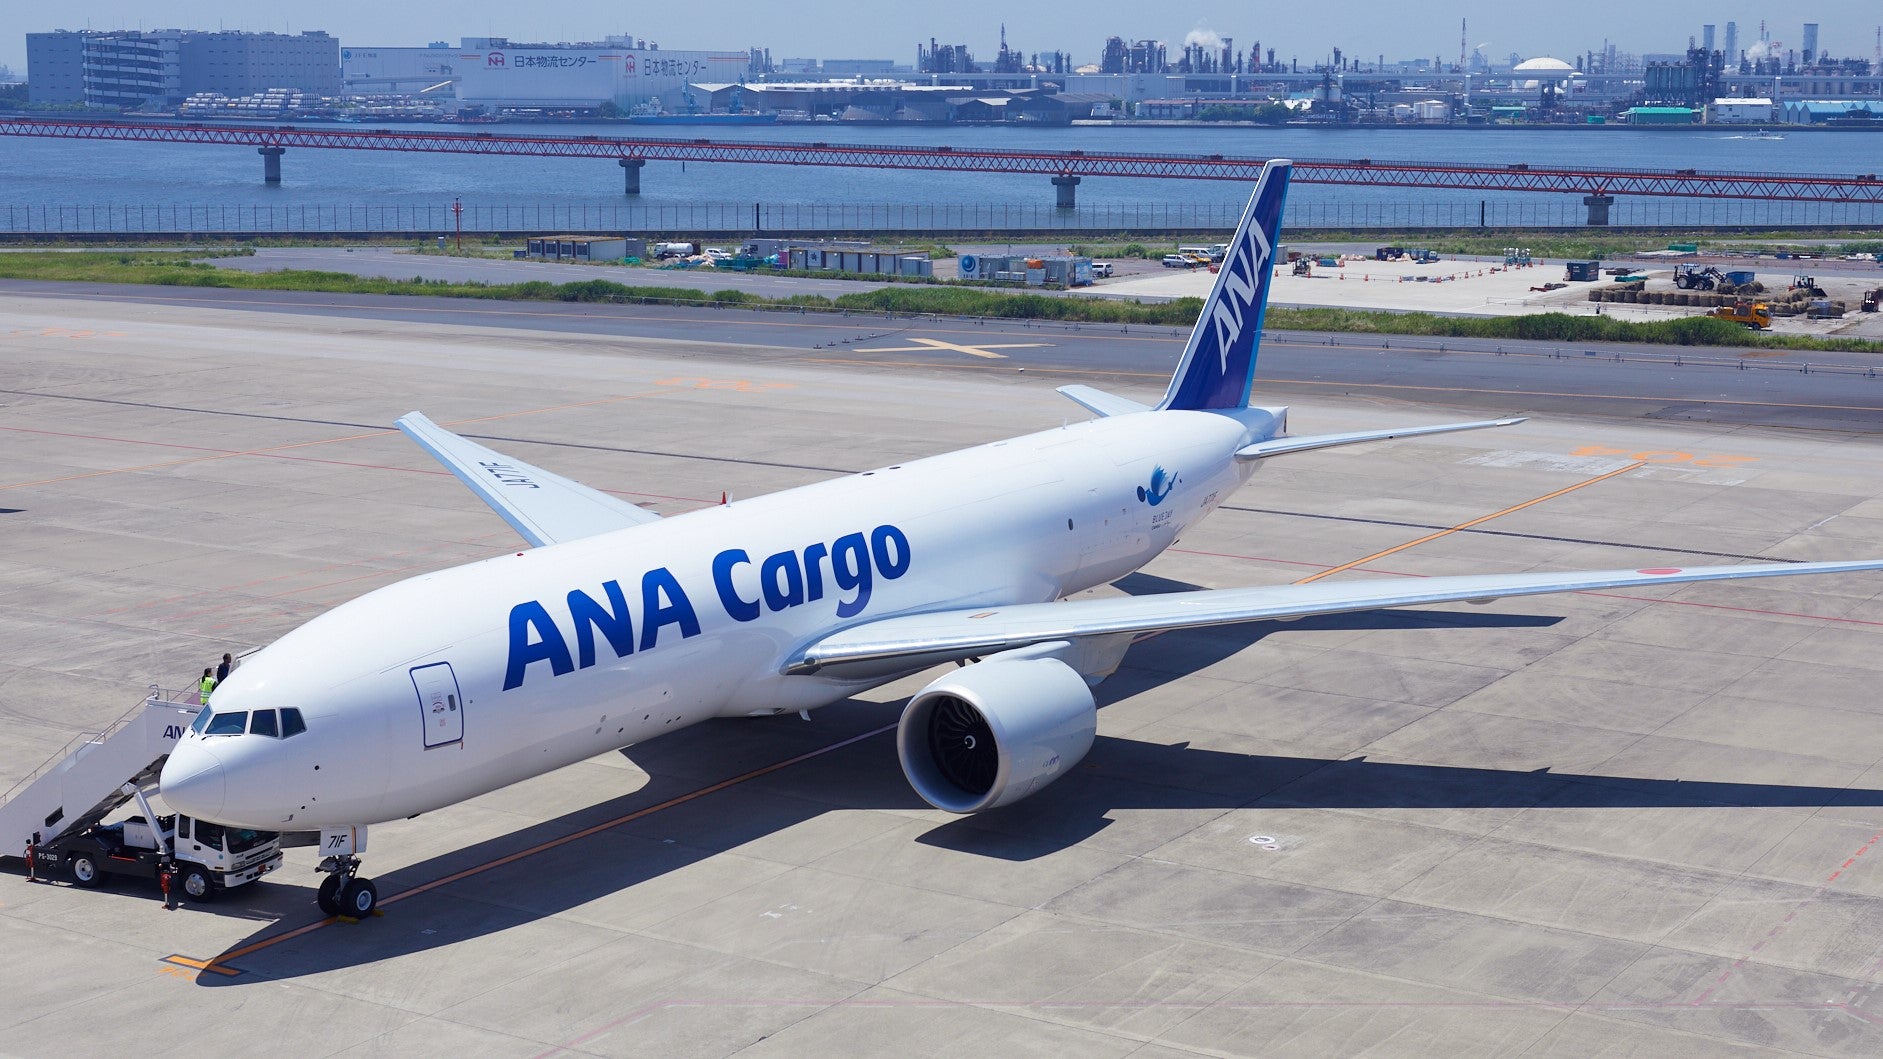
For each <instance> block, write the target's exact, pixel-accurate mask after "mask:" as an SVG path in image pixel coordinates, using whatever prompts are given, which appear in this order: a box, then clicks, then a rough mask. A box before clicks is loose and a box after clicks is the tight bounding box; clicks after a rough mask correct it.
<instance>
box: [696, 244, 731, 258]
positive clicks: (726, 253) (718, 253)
mask: <svg viewBox="0 0 1883 1059" xmlns="http://www.w3.org/2000/svg"><path fill="white" fill-rule="evenodd" d="M700 253H702V254H705V255H706V256H707V257H710V258H712V259H713V260H714V261H731V260H732V251H730V250H727V249H726V248H725V247H723V246H709V247H707V248H706V249H704V250H702V251H700Z"/></svg>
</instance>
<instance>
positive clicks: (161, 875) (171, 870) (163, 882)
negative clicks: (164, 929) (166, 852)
mask: <svg viewBox="0 0 1883 1059" xmlns="http://www.w3.org/2000/svg"><path fill="white" fill-rule="evenodd" d="M176 871H177V869H176V865H175V864H174V863H173V862H171V860H170V859H169V858H168V857H166V858H164V861H163V863H162V864H160V865H158V866H157V885H158V886H161V887H163V910H164V911H166V912H174V911H176V907H177V898H176V894H175V893H174V892H173V891H172V890H171V889H170V882H171V880H172V879H173V878H174V877H175V876H176Z"/></svg>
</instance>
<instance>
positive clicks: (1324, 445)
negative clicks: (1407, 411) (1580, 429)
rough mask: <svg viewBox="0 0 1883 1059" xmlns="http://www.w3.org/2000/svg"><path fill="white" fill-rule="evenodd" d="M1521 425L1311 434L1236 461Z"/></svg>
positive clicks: (1250, 448)
mask: <svg viewBox="0 0 1883 1059" xmlns="http://www.w3.org/2000/svg"><path fill="white" fill-rule="evenodd" d="M1521 422H1523V420H1522V419H1521V418H1519V419H1485V420H1481V421H1479V422H1476V423H1445V424H1442V425H1440V426H1433V427H1402V428H1400V429H1398V430H1358V431H1355V432H1353V433H1351V434H1310V435H1304V436H1302V437H1282V438H1270V439H1269V440H1267V441H1258V442H1256V443H1255V444H1253V445H1245V446H1243V447H1242V448H1239V449H1237V450H1236V458H1237V459H1239V460H1260V459H1266V458H1268V457H1270V456H1281V455H1284V454H1286V453H1290V452H1307V451H1309V450H1310V449H1332V448H1338V447H1339V446H1341V445H1359V444H1362V443H1364V442H1368V441H1391V440H1393V439H1394V438H1416V437H1418V436H1420V435H1421V434H1450V433H1452V432H1454V431H1459V430H1483V429H1484V428H1485V427H1514V426H1516V425H1517V424H1518V423H1521Z"/></svg>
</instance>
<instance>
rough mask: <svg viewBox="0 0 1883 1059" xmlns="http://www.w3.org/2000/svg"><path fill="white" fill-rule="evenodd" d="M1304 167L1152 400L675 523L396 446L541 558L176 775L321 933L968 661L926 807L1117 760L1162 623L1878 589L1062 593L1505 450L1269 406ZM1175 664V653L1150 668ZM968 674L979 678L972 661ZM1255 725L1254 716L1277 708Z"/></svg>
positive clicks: (287, 655)
mask: <svg viewBox="0 0 1883 1059" xmlns="http://www.w3.org/2000/svg"><path fill="white" fill-rule="evenodd" d="M1289 171H1290V165H1289V163H1287V162H1285V161H1275V162H1271V163H1269V164H1268V166H1267V167H1266V168H1265V169H1264V170H1263V173H1262V177H1261V181H1260V182H1259V183H1258V184H1257V185H1256V188H1255V193H1254V195H1253V196H1252V197H1251V198H1250V201H1249V206H1248V209H1247V210H1246V212H1245V213H1244V214H1243V217H1242V223H1241V226H1240V227H1239V228H1238V230H1237V232H1236V237H1235V241H1234V242H1233V243H1232V244H1231V246H1230V252H1229V253H1228V255H1227V257H1226V258H1225V260H1224V262H1223V265H1222V269H1221V272H1220V273H1219V274H1218V276H1217V278H1216V282H1215V286H1214V288H1213V289H1212V290H1211V292H1210V297H1209V300H1208V302H1207V303H1206V304H1205V305H1204V308H1203V314H1202V316H1201V318H1200V319H1198V321H1197V324H1196V328H1195V330H1194V331H1192V333H1191V335H1190V342H1189V345H1188V346H1187V347H1186V348H1185V350H1184V354H1183V359H1182V360H1181V361H1180V362H1179V364H1178V366H1177V371H1176V375H1175V377H1173V378H1172V379H1171V382H1170V387H1169V390H1168V392H1167V393H1166V394H1165V395H1164V399H1163V400H1162V401H1161V402H1160V403H1159V404H1158V405H1157V406H1156V407H1155V408H1147V407H1145V406H1144V405H1141V404H1138V403H1136V402H1134V401H1130V400H1127V399H1125V398H1122V397H1116V396H1113V395H1111V394H1107V393H1104V392H1101V391H1099V390H1095V389H1092V388H1090V387H1085V386H1067V387H1064V388H1062V390H1061V392H1062V393H1064V394H1065V395H1066V396H1068V397H1070V398H1071V399H1072V400H1074V401H1077V402H1078V403H1079V404H1081V405H1084V406H1085V407H1086V408H1088V409H1090V410H1091V411H1092V412H1094V413H1096V414H1097V415H1098V417H1099V418H1097V419H1095V420H1092V421H1089V422H1083V423H1078V424H1075V425H1072V426H1066V427H1062V428H1060V429H1055V430H1048V431H1045V432H1043V433H1039V434H1032V435H1028V436H1027V437H1022V438H1015V439H1012V440H1010V441H997V442H994V443H993V444H991V445H982V446H980V447H978V448H972V449H967V450H964V451H961V452H955V453H950V454H947V455H943V456H936V457H932V458H929V459H924V460H920V461H917V462H914V463H908V464H899V465H897V466H894V467H881V468H878V469H876V470H873V471H864V472H862V473H861V474H853V475H849V476H847V477H844V478H839V479H835V480H833V481H828V482H822V483H819V484H817V485H810V486H805V487H803V488H799V489H792V490H788V491H786V492H782V493H775V494H772V495H770V496H765V497H760V498H758V499H753V500H743V501H740V502H738V503H736V504H732V505H730V506H720V507H711V508H707V509H705V510H701V511H694V512H690V513H688V514H685V515H681V516H677V517H675V518H670V519H664V520H663V519H659V518H657V517H656V516H655V515H653V514H650V513H648V512H646V511H643V510H641V509H639V508H637V507H634V506H632V505H630V504H628V503H625V502H623V501H621V500H618V499H616V498H614V497H611V496H608V495H606V494H604V493H600V492H597V491H596V490H593V489H590V488H588V487H586V486H583V485H580V484H577V483H576V482H572V481H570V480H568V479H566V478H562V477H560V476H558V475H555V474H552V473H550V472H548V471H545V470H542V469H540V468H537V467H532V466H530V465H529V464H526V463H523V462H521V461H518V460H513V459H510V458H508V457H505V456H503V455H500V454H498V453H496V452H493V451H491V450H489V449H487V448H484V447H482V446H480V445H477V444H474V443H472V442H470V441H467V440H465V439H463V438H460V437H458V436H456V435H454V434H451V433H449V432H447V431H445V430H443V429H441V428H440V427H438V426H437V425H436V424H434V423H433V422H432V421H431V420H429V419H427V418H425V417H424V416H422V415H420V414H418V413H416V412H415V413H412V414H411V415H407V416H405V417H404V418H402V419H400V420H399V427H400V429H402V430H403V431H405V433H406V434H408V435H409V436H411V438H412V439H413V440H415V441H417V442H418V443H419V444H420V445H422V446H424V447H425V448H426V449H427V450H428V451H430V452H431V453H432V455H434V456H436V457H437V458H438V459H439V460H440V461H442V462H443V463H444V464H445V465H446V466H447V467H449V468H450V469H451V470H452V472H453V473H454V474H456V475H457V476H458V477H459V478H460V479H461V480H463V482H464V483H465V484H466V485H468V486H470V488H471V489H472V491H473V492H475V493H477V495H478V496H479V497H480V498H481V499H482V500H483V501H484V502H485V503H487V504H489V505H490V506H491V507H492V508H494V509H496V511H497V513H498V514H500V515H501V516H503V518H504V519H505V520H506V521H508V522H509V523H510V525H511V526H512V527H514V528H515V529H516V531H517V532H518V533H520V534H521V535H522V536H523V538H524V539H525V540H527V541H528V542H529V543H530V544H532V545H534V546H535V549H534V550H532V551H527V552H519V553H515V554H506V555H504V556H502V557H500V558H495V559H487V560H484V561H483V562H477V563H471V564H469V565H467V566H459V567H455V568H452V569H449V570H440V571H438V572H436V573H430V574H425V575H423V576H420V577H414V578H411V579H409V580H406V581H402V582H400V583H398V584H395V585H391V586H389V587H386V588H382V589H379V590H378V591H375V592H371V593H369V594H367V595H365V596H362V597H360V598H359V599H356V600H354V601H352V602H350V603H346V604H344V605H342V606H339V607H336V608H334V610H332V611H331V612H329V613H327V614H325V615H322V616H321V617H319V618H316V619H314V620H313V621H311V622H308V623H307V624H306V625H304V626H302V627H301V628H299V629H297V630H295V631H294V632H292V633H289V634H288V635H287V636H284V637H282V638H281V639H280V640H278V641H276V642H275V643H274V644H272V645H270V646H269V647H267V648H266V649H264V650H262V651H260V652H259V653H257V654H256V655H254V656H253V657H252V658H250V659H249V660H248V662H247V663H246V664H245V665H243V666H242V667H241V668H240V669H237V670H236V671H235V673H234V674H233V675H231V677H230V678H229V680H228V681H227V682H226V683H224V684H223V685H222V686H221V687H219V688H217V689H216V691H215V694H214V695H213V696H212V698H211V701H210V704H209V705H208V706H207V707H206V708H205V709H204V710H203V712H202V714H201V715H200V716H198V717H197V718H196V721H195V723H194V724H193V725H192V726H191V730H190V732H189V733H188V734H187V735H186V737H185V738H184V739H182V740H181V741H180V742H179V743H178V745H177V747H176V750H175V752H174V753H173V754H172V755H171V757H170V760H169V761H168V763H167V764H166V765H165V766H164V769H163V777H162V791H163V795H164V798H165V799H166V800H167V801H168V802H169V803H170V805H171V806H172V807H173V808H175V809H176V810H178V811H180V812H184V813H187V814H189V815H191V816H194V817H196V818H198V819H202V820H211V821H219V822H222V823H225V824H230V825H237V826H244V827H252V828H258V829H267V830H275V831H306V832H312V831H319V832H320V833H321V849H322V850H323V851H324V852H325V854H326V857H325V859H324V860H323V862H322V864H321V870H322V871H324V872H327V873H328V875H327V878H326V879H325V880H323V882H322V884H321V887H320V905H321V908H322V909H323V910H325V911H327V912H328V913H329V914H333V913H336V912H339V913H344V914H347V915H352V916H361V915H365V914H366V913H368V912H371V911H372V910H373V908H374V906H375V903H376V902H377V900H378V897H377V893H376V891H375V889H374V887H373V884H372V882H371V881H370V880H368V879H365V878H361V877H359V875H358V871H359V865H360V859H359V855H360V854H361V853H362V852H364V850H365V848H366V830H367V825H369V824H373V823H377V822H381V821H389V820H398V819H401V818H404V817H410V816H414V815H417V814H419V813H424V812H429V811H431V810H434V809H440V808H443V807H445V806H447V805H451V804H453V803H455V802H459V801H462V800H464V799H467V798H472V797H475V796H477V795H480V794H483V793H485V792H487V791H492V790H495V789H497V788H499V787H502V786H505V785H506V784H511V783H515V782H517V781H518V780H523V779H527V778H529V777H531V776H536V775H540V774H542V773H545V772H548V771H550V770H552V769H558V768H561V767H563V766H565V765H568V764H572V763H574V762H577V761H581V760H583V759H585V758H588V757H592V756H594V755H596V754H599V753H603V752H606V751H609V750H614V749H618V748H621V747H626V746H630V745H633V744H635V743H639V742H642V741H643V740H647V739H652V738H654V737H655V736H658V735H662V734H665V733H667V732H673V731H678V730H679V729H681V728H685V727H686V726H688V725H690V724H694V723H696V722H699V721H703V720H705V719H707V718H710V717H741V716H765V715H771V714H779V713H786V712H795V711H801V710H808V709H811V708H814V707H818V706H823V705H826V704H828V703H831V702H835V701H838V700H840V699H843V698H846V697H848V696H851V695H854V694H856V693H858V692H860V691H862V690H864V689H867V688H870V687H873V686H876V685H879V684H882V683H886V682H888V681H890V680H894V679H897V678H899V677H902V676H906V675H908V674H911V673H915V672H918V671H920V670H922V669H924V668H927V667H930V666H933V665H936V664H938V663H943V662H964V663H967V664H964V665H962V666H961V667H960V668H957V669H953V670H950V671H949V672H948V673H947V674H946V675H944V676H942V677H940V678H938V679H937V680H935V682H934V683H932V684H930V685H928V686H927V687H926V688H924V689H923V690H922V691H921V692H920V693H919V694H917V695H916V696H915V697H914V698H913V699H911V700H910V701H909V703H908V705H907V707H906V708H905V709H904V710H903V713H902V720H901V724H900V727H899V730H898V732H897V744H896V745H897V753H898V755H899V756H900V758H901V763H902V768H903V771H904V772H905V773H906V774H907V776H908V778H909V782H910V783H911V784H912V785H913V786H914V788H915V790H916V791H917V792H918V793H919V794H920V795H921V796H922V797H923V798H925V799H926V800H927V801H928V802H929V803H930V804H932V805H934V806H936V807H937V808H940V809H945V810H948V811H950V812H956V813H972V812H976V811H979V810H983V809H991V808H994V807H995V806H1001V805H1007V804H1009V803H1011V802H1014V801H1016V800H1018V799H1021V798H1024V797H1026V796H1027V795H1029V794H1032V793H1034V792H1036V791H1038V790H1040V789H1041V788H1042V787H1044V786H1046V785H1047V784H1049V783H1051V782H1052V781H1053V780H1054V779H1056V778H1058V777H1059V776H1061V775H1063V774H1065V772H1066V771H1067V770H1068V769H1070V768H1072V767H1073V766H1074V765H1076V764H1077V763H1078V762H1079V760H1080V759H1081V758H1082V757H1084V756H1085V753H1086V751H1087V750H1088V749H1090V747H1091V746H1092V742H1093V737H1094V734H1095V732H1096V728H1097V714H1096V709H1095V706H1094V701H1093V696H1092V690H1091V689H1092V686H1093V685H1094V684H1096V683H1097V682H1098V681H1099V680H1101V679H1102V678H1104V677H1105V676H1107V675H1109V674H1110V673H1111V672H1112V671H1113V670H1115V669H1116V668H1117V667H1118V664H1119V662H1120V660H1121V659H1122V658H1123V656H1124V653H1125V650H1126V648H1127V647H1129V646H1130V644H1131V642H1132V639H1133V638H1134V637H1136V636H1139V635H1141V634H1143V633H1147V632H1153V631H1158V630H1168V629H1183V628H1194V627H1197V626H1207V625H1222V624H1227V623H1232V622H1246V621H1259V620H1262V619H1277V618H1299V617H1303V616H1306V615H1313V614H1334V613H1340V612H1344V611H1359V610H1371V609H1375V608H1381V607H1404V606H1416V605H1420V604H1427V603H1447V602H1456V601H1461V600H1462V601H1472V602H1482V601H1488V600H1492V599H1497V598H1500V597H1505V596H1523V595H1533V594H1540V593H1548V592H1575V591H1583V590H1588V589H1601V588H1618V587H1632V586H1646V585H1662V584H1669V583H1672V582H1677V581H1708V580H1716V579H1724V578H1740V577H1781V576H1794V575H1799V574H1828V573H1842V572H1849V571H1857V570H1878V569H1883V561H1868V562H1834V563H1796V564H1785V565H1776V564H1774V565H1763V566H1756V565H1755V566H1716V567H1693V568H1688V569H1674V568H1657V569H1644V570H1610V571H1599V572H1585V573H1534V574H1513V575H1497V576H1466V577H1426V578H1417V579H1405V580H1390V581H1382V580H1373V581H1347V582H1319V583H1314V584H1307V585H1287V586H1279V587H1268V588H1241V589H1220V590H1208V591H1190V592H1176V593H1171V594H1168V595H1157V596H1148V597H1124V598H1104V599H1081V600H1073V601H1062V597H1064V596H1067V595H1070V594H1072V593H1075V592H1078V591H1080V590H1082V589H1087V588H1091V587H1093V586H1095V585H1100V584H1104V583H1106V582H1108V581H1112V580H1114V579H1116V578H1119V577H1122V576H1124V575H1125V574H1128V573H1130V572H1132V571H1134V570H1136V569H1138V568H1139V567H1141V566H1143V565H1144V564H1145V563H1147V562H1149V561H1151V560H1152V559H1154V558H1156V557H1157V555H1158V554H1159V553H1160V552H1162V551H1163V550H1164V549H1166V548H1168V547H1170V546H1171V544H1173V543H1174V542H1175V541H1176V540H1177V539H1178V538H1179V537H1180V536H1182V534H1183V532H1184V531H1185V530H1186V529H1187V528H1189V526H1190V525H1191V524H1192V523H1194V522H1196V521H1197V520H1198V519H1201V518H1202V517H1204V516H1205V515H1207V514H1209V513H1210V511H1211V510H1212V509H1214V508H1215V507H1216V506H1217V505H1218V504H1220V503H1222V502H1223V501H1224V500H1226V499H1228V498H1229V496H1230V495H1231V494H1232V493H1234V492H1235V490H1236V488H1237V487H1238V486H1240V485H1242V483H1243V482H1244V481H1246V480H1247V479H1248V478H1249V476H1250V475H1251V474H1252V473H1253V472H1254V471H1255V470H1256V469H1257V468H1258V467H1260V466H1261V465H1262V462H1263V461H1264V460H1266V459H1269V458H1270V457H1274V456H1280V455H1284V454H1287V453H1291V452H1304V451H1307V450H1310V449H1321V448H1328V447H1331V446H1335V445H1350V444H1354V443H1356V442H1365V441H1380V440H1385V439H1389V438H1402V437H1413V436H1417V435H1422V434H1440V433H1445V432H1447V431H1454V430H1475V429H1478V428H1481V427H1493V426H1506V425H1510V424H1513V423H1517V422H1521V420H1516V419H1498V420H1491V421H1487V422H1474V423H1451V424H1445V425H1442V426H1424V427H1407V428H1403V429H1398V430H1376V431H1362V432H1358V433H1351V434H1328V435H1321V436H1312V437H1296V436H1291V435H1288V434H1287V433H1286V432H1285V427H1286V421H1287V409H1285V408H1260V407H1251V406H1250V405H1249V390H1250V384H1251V381H1252V379H1253V377H1254V374H1255V361H1256V347H1257V339H1258V337H1259V335H1260V332H1261V328H1262V316H1263V311H1264V308H1265V306H1266V304H1267V295H1268V286H1269V279H1270V276H1271V274H1272V272H1273V268H1272V260H1271V258H1272V256H1273V251H1274V248H1275V246H1276V236H1277V233H1278V232H1279V230H1280V226H1281V217H1282V203H1283V199H1284V196H1285V194H1286V191H1287V186H1288V176H1289ZM1153 649H1154V648H1153ZM968 660H972V661H971V662H968ZM1252 708H1257V707H1252Z"/></svg>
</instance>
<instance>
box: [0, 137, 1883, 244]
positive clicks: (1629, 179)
mask: <svg viewBox="0 0 1883 1059" xmlns="http://www.w3.org/2000/svg"><path fill="white" fill-rule="evenodd" d="M0 135H4V136H39V137H51V138H55V139H69V140H128V141H144V142H157V143H201V144H221V145H225V146H246V147H254V148H256V149H257V150H258V153H260V154H261V156H262V162H263V174H264V180H266V181H268V182H270V183H278V182H279V181H280V179H281V156H282V155H283V154H284V153H285V152H286V150H287V149H288V148H290V147H293V148H303V147H305V148H319V149H326V150H345V151H407V152H417V153H433V154H481V155H530V156H536V157H547V158H606V159H613V160H615V161H616V162H617V163H618V164H620V166H621V167H622V169H623V170H624V171H625V173H626V190H627V193H628V194H630V195H633V194H638V193H639V192H640V183H641V179H640V178H641V174H640V170H641V167H642V166H644V165H645V164H646V163H648V162H650V161H659V162H730V163H745V164H750V165H796V166H806V165H811V166H833V167H841V168H846V169H925V170H936V171H941V172H960V173H1031V174H1037V175H1040V176H1047V177H1051V178H1052V183H1053V184H1054V186H1055V187H1056V188H1057V190H1058V204H1059V205H1060V206H1065V207H1070V206H1072V205H1073V189H1074V188H1075V187H1077V186H1078V184H1079V181H1080V180H1081V179H1082V178H1084V177H1132V178H1143V179H1160V180H1233V181H1241V182H1243V183H1253V182H1254V180H1255V177H1256V174H1257V173H1259V172H1260V171H1261V168H1262V163H1263V162H1264V161H1265V160H1264V159H1261V158H1251V157H1246V156H1236V155H1219V154H1211V155H1192V154H1126V153H1118V152H1111V151H1021V150H998V149H989V148H967V147H947V146H935V147H918V146H893V145H880V144H842V143H760V142H750V141H734V140H710V139H698V140H669V139H635V138H622V137H605V136H508V135H501V134H497V133H489V132H456V131H453V132H412V131H406V130H393V129H362V128H331V127H328V128H301V127H297V126H277V127H266V126H258V125H221V124H185V123H178V122H87V121H50V120H42V119H31V118H4V119H0ZM1294 179H1295V180H1296V181H1297V182H1300V183H1305V184H1346V185H1354V186H1370V187H1409V188H1430V189H1435V190H1446V191H1524V192H1550V193H1557V194H1578V195H1583V196H1585V198H1584V202H1585V203H1587V205H1588V206H1589V220H1590V223H1592V224H1606V223H1607V221H1608V207H1609V206H1610V205H1611V204H1613V202H1614V196H1616V195H1655V196H1670V197H1682V198H1716V199H1775V200H1787V201H1806V202H1843V203H1883V180H1878V179H1877V175H1876V174H1875V173H1866V174H1863V175H1861V176H1836V175H1825V174H1800V173H1771V172H1700V171H1697V170H1692V169H1623V168H1573V167H1567V166H1556V165H1535V164H1522V163H1519V164H1514V165H1491V164H1485V163H1473V162H1458V163H1438V162H1394V161H1384V160H1375V159H1371V158H1352V159H1324V158H1298V159H1296V160H1295V171H1294Z"/></svg>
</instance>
